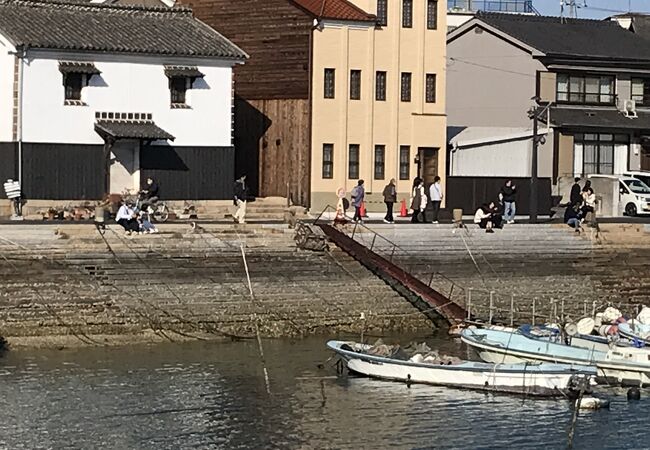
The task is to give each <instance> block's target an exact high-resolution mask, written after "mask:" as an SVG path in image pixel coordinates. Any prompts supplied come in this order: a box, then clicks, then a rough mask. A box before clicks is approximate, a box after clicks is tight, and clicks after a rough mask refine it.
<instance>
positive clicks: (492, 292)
mask: <svg viewBox="0 0 650 450" xmlns="http://www.w3.org/2000/svg"><path fill="white" fill-rule="evenodd" d="M492 308H494V291H490V312H489V314H488V317H489V320H488V323H489V324H490V325H492V317H493V311H492Z"/></svg>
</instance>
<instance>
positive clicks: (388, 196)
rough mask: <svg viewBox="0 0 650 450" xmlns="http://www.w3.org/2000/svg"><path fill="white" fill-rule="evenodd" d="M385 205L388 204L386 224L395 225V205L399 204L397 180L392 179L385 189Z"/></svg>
mask: <svg viewBox="0 0 650 450" xmlns="http://www.w3.org/2000/svg"><path fill="white" fill-rule="evenodd" d="M382 194H383V195H384V203H386V217H384V222H386V223H394V222H395V221H394V219H393V205H394V204H395V203H397V188H396V187H395V178H391V180H390V182H389V183H388V184H387V185H386V187H384V192H382Z"/></svg>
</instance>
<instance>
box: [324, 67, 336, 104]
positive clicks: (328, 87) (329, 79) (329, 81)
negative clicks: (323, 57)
mask: <svg viewBox="0 0 650 450" xmlns="http://www.w3.org/2000/svg"><path fill="white" fill-rule="evenodd" d="M334 87H335V80H334V69H325V83H324V92H323V97H325V98H334Z"/></svg>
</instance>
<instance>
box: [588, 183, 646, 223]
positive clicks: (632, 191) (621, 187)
mask: <svg viewBox="0 0 650 450" xmlns="http://www.w3.org/2000/svg"><path fill="white" fill-rule="evenodd" d="M589 178H610V179H613V180H618V193H619V194H618V202H619V205H620V206H621V207H622V209H623V214H625V215H626V216H631V217H634V216H636V215H639V214H650V186H648V185H647V184H645V183H644V182H643V181H641V180H640V179H638V178H634V177H630V176H626V175H621V176H618V175H589Z"/></svg>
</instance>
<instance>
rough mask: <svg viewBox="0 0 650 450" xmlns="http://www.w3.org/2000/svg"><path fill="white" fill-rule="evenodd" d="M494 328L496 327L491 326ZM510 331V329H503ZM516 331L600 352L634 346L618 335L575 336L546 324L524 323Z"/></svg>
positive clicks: (529, 336) (536, 337)
mask: <svg viewBox="0 0 650 450" xmlns="http://www.w3.org/2000/svg"><path fill="white" fill-rule="evenodd" d="M490 329H491V330H493V329H494V328H492V327H491V328H490ZM501 331H508V330H501ZM516 332H518V333H521V334H523V335H524V336H526V337H528V338H531V339H541V340H544V341H550V342H554V343H556V344H564V345H569V346H571V347H580V348H586V349H588V350H596V351H599V352H608V351H609V350H610V349H612V348H615V347H632V343H631V342H630V341H628V340H627V339H626V338H623V339H621V338H620V337H619V336H618V335H613V336H610V337H605V336H595V335H592V334H579V333H577V334H575V335H573V336H567V335H562V333H560V330H559V329H557V328H548V327H545V326H534V327H533V326H530V325H522V326H521V327H519V328H518V329H517V330H516Z"/></svg>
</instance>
